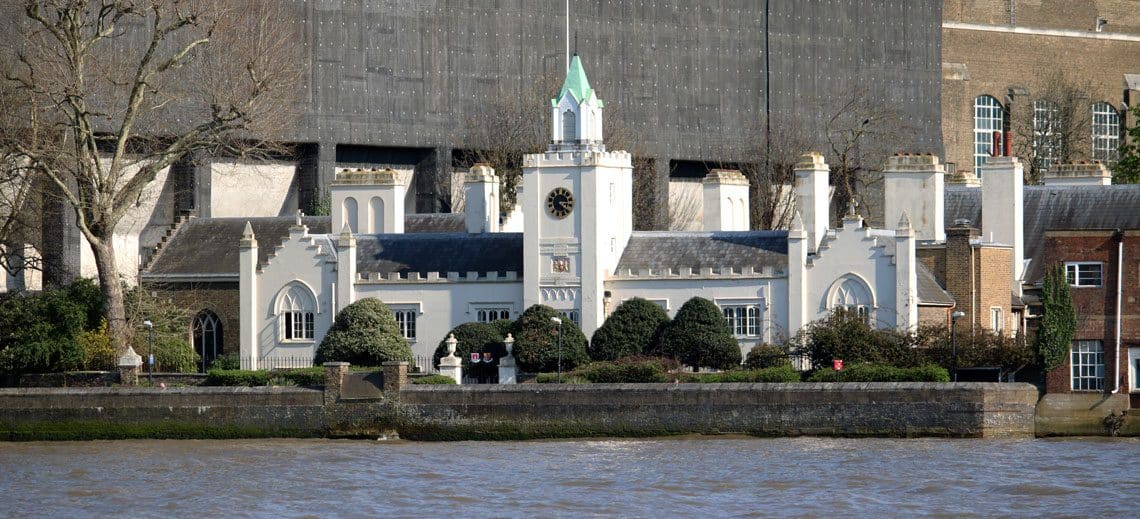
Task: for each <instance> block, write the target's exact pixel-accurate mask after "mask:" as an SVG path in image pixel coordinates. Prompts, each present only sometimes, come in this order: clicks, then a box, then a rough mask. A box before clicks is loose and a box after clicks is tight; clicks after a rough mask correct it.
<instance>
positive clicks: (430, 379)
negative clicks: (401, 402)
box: [412, 375, 455, 386]
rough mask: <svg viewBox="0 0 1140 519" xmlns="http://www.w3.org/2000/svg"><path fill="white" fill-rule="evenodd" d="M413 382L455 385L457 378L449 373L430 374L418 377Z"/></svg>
mask: <svg viewBox="0 0 1140 519" xmlns="http://www.w3.org/2000/svg"><path fill="white" fill-rule="evenodd" d="M412 383H413V384H437V385H449V384H450V385H453V386H454V385H455V379H453V378H451V377H449V376H447V375H428V376H426V377H416V378H413V379H412Z"/></svg>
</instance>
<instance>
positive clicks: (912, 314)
mask: <svg viewBox="0 0 1140 519" xmlns="http://www.w3.org/2000/svg"><path fill="white" fill-rule="evenodd" d="M915 240H916V238H915V232H914V228H913V227H911V223H910V218H909V217H908V215H907V213H906V211H903V213H902V216H901V217H899V223H898V226H897V227H896V228H895V329H897V330H898V331H900V332H903V333H907V332H911V331H914V330H915V329H916V328H917V327H918V277H917V276H918V273H917V267H916V266H915V263H916V262H915V260H916V258H915Z"/></svg>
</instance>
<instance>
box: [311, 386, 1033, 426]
mask: <svg viewBox="0 0 1140 519" xmlns="http://www.w3.org/2000/svg"><path fill="white" fill-rule="evenodd" d="M1036 401H1037V390H1036V389H1035V388H1034V387H1033V386H1031V385H1028V384H991V383H960V384H953V385H951V384H926V383H821V384H715V385H713V384H589V385H580V386H561V387H559V386H546V385H537V384H534V385H532V384H522V385H492V386H442V385H441V386H410V387H406V388H404V389H403V390H402V391H401V392H400V393H399V401H398V402H396V401H381V400H367V399H360V400H349V399H342V400H340V401H338V402H337V403H336V404H334V405H335V406H337V407H338V408H339V409H338V411H337V412H334V413H330V415H329V416H330V417H335V420H334V421H333V422H330V424H329V426H330V428H331V429H332V430H339V431H344V432H346V433H347V432H350V431H371V432H372V433H373V434H385V433H390V432H395V433H398V434H399V435H400V437H402V438H407V439H416V440H452V439H524V438H554V437H588V436H658V435H672V434H691V433H705V434H724V433H740V434H751V435H760V436H795V435H819V436H890V437H908V436H947V437H1032V436H1033V434H1034V421H1033V418H1034V407H1035V405H1036Z"/></svg>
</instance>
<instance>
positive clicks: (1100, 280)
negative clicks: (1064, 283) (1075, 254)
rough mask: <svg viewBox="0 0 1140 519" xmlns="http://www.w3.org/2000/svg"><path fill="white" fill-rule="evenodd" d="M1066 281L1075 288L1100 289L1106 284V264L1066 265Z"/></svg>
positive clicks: (1097, 262)
mask: <svg viewBox="0 0 1140 519" xmlns="http://www.w3.org/2000/svg"><path fill="white" fill-rule="evenodd" d="M1065 279H1067V280H1068V281H1069V285H1072V286H1074V287H1099V286H1102V285H1103V284H1104V264H1103V263H1101V262H1099V261H1070V262H1067V263H1065Z"/></svg>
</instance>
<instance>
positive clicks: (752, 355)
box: [744, 343, 792, 370]
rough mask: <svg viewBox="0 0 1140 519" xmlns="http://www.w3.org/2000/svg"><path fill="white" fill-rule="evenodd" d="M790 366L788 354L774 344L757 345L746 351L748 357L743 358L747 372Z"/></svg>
mask: <svg viewBox="0 0 1140 519" xmlns="http://www.w3.org/2000/svg"><path fill="white" fill-rule="evenodd" d="M791 365H792V360H791V359H789V358H788V353H787V352H786V351H784V349H783V348H781V347H779V346H776V345H775V344H768V343H761V344H757V345H755V346H753V347H752V349H751V350H748V355H746V356H745V357H744V369H748V370H753V369H764V368H774V367H777V366H788V367H791Z"/></svg>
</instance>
